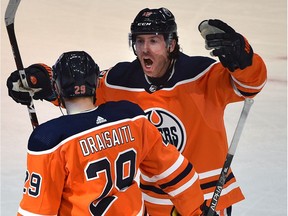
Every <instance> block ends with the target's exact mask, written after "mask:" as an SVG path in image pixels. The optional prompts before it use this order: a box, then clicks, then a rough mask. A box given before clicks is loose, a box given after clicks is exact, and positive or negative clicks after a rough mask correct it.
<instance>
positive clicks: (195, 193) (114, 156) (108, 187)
mask: <svg viewBox="0 0 288 216" xmlns="http://www.w3.org/2000/svg"><path fill="white" fill-rule="evenodd" d="M138 168H140V170H141V172H142V173H143V175H145V179H146V180H147V181H148V182H150V183H152V182H153V183H155V184H157V185H158V186H159V187H160V188H161V189H162V190H163V191H165V193H166V194H167V196H168V197H169V199H171V201H172V202H173V203H174V205H175V206H176V207H177V209H178V211H179V212H180V213H181V214H182V215H200V213H201V211H200V209H199V206H200V205H201V204H202V203H203V201H204V199H203V193H202V190H201V188H200V184H199V179H198V174H197V173H196V172H195V170H194V167H193V166H192V165H191V163H189V162H188V161H187V159H185V158H184V157H183V156H182V155H181V154H180V153H179V152H178V151H177V149H176V148H175V147H174V146H173V145H167V144H165V143H163V140H162V137H161V134H160V133H159V131H158V130H157V128H156V127H154V126H153V125H152V124H151V123H150V122H149V121H148V120H147V118H146V117H145V115H144V112H143V110H142V109H141V108H140V107H139V106H138V105H136V104H133V103H131V102H128V101H119V102H109V103H106V104H102V105H100V106H99V107H96V108H95V109H94V110H90V111H87V112H83V113H79V114H73V115H65V116H61V117H59V118H56V119H53V120H50V121H48V122H46V123H43V124H41V125H40V126H38V127H37V128H36V129H35V130H34V131H33V133H32V134H31V136H30V138H29V142H28V153H27V171H26V178H25V185H24V189H23V198H22V200H21V203H20V207H19V210H18V215H25V216H27V215H31V216H32V215H33V216H36V215H46V216H48V215H58V216H68V215H72V216H80V215H81V216H84V215H95V216H96V215H97V216H99V215H109V216H115V215H117V216H121V215H127V216H131V215H144V213H145V206H144V201H143V198H142V194H141V191H140V189H139V186H138V184H137V182H136V181H135V176H136V173H137V170H138Z"/></svg>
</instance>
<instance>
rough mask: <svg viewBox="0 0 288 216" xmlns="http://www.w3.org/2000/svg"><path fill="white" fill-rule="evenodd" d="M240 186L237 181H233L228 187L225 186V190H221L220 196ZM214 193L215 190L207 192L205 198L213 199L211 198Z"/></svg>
mask: <svg viewBox="0 0 288 216" xmlns="http://www.w3.org/2000/svg"><path fill="white" fill-rule="evenodd" d="M238 187H239V185H238V184H237V182H234V183H232V184H231V185H229V186H228V187H226V188H223V190H222V191H221V195H220V197H221V196H224V195H226V194H228V193H230V192H231V191H232V190H234V189H235V188H238ZM213 193H214V192H211V193H205V194H204V199H205V200H208V199H211V198H212V197H213Z"/></svg>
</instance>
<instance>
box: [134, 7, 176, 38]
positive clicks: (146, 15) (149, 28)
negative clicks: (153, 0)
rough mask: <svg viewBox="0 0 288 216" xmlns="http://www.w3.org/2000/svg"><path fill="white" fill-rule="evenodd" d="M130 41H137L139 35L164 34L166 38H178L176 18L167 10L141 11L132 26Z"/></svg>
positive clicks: (147, 9) (146, 9)
mask: <svg viewBox="0 0 288 216" xmlns="http://www.w3.org/2000/svg"><path fill="white" fill-rule="evenodd" d="M130 30H131V34H130V39H131V40H132V42H134V41H135V39H136V36H137V35H139V34H163V35H164V37H166V38H168V37H170V38H172V37H174V38H175V37H177V24H176V22H175V17H174V15H173V14H172V13H171V11H169V10H168V9H166V8H163V7H162V8H158V9H149V8H145V9H143V10H141V11H140V12H139V13H138V14H137V16H136V17H135V19H134V21H133V23H132V24H131V28H130Z"/></svg>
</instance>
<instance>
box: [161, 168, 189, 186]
mask: <svg viewBox="0 0 288 216" xmlns="http://www.w3.org/2000/svg"><path fill="white" fill-rule="evenodd" d="M192 168H193V166H192V164H191V163H188V164H187V166H186V168H185V169H184V170H183V172H181V173H180V174H179V175H178V176H176V177H175V178H174V179H173V180H171V181H170V182H167V183H165V184H161V185H159V186H160V188H161V189H165V188H167V187H170V186H173V185H176V184H177V183H178V182H180V181H181V180H182V179H184V178H185V177H186V176H187V175H188V174H189V173H190V172H191V170H192Z"/></svg>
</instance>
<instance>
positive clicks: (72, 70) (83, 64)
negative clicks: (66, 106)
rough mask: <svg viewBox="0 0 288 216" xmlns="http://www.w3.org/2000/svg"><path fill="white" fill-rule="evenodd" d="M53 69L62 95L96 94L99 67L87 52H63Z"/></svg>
mask: <svg viewBox="0 0 288 216" xmlns="http://www.w3.org/2000/svg"><path fill="white" fill-rule="evenodd" d="M52 70H53V80H54V81H55V82H56V84H57V87H58V91H59V94H60V96H61V97H66V98H69V97H81V96H95V91H96V83H97V78H98V74H99V67H98V65H97V64H96V63H95V62H94V60H93V59H92V58H91V56H90V55H89V54H87V53H86V52H84V51H71V52H66V53H63V54H62V55H61V56H60V57H59V58H58V60H57V61H56V63H55V64H54V66H53V67H52Z"/></svg>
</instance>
